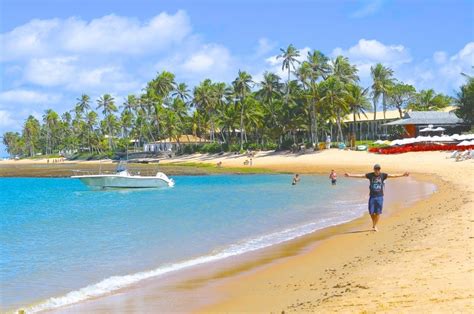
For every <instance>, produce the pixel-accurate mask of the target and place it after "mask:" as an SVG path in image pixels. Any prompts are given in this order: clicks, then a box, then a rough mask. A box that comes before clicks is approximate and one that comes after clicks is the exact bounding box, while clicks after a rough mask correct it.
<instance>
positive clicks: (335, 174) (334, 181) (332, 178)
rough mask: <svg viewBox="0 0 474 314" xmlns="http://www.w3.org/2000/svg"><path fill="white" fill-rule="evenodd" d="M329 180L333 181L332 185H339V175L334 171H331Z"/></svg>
mask: <svg viewBox="0 0 474 314" xmlns="http://www.w3.org/2000/svg"><path fill="white" fill-rule="evenodd" d="M329 179H331V184H332V185H336V183H337V173H336V171H334V169H332V170H331V173H330V174H329Z"/></svg>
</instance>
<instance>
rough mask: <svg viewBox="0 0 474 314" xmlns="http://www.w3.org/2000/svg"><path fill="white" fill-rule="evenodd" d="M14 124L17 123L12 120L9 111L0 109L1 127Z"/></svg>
mask: <svg viewBox="0 0 474 314" xmlns="http://www.w3.org/2000/svg"><path fill="white" fill-rule="evenodd" d="M16 124H18V123H17V122H16V121H15V120H13V118H12V116H11V114H10V112H8V111H6V110H0V126H1V127H2V128H7V127H11V126H15V125H16Z"/></svg>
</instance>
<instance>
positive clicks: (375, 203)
mask: <svg viewBox="0 0 474 314" xmlns="http://www.w3.org/2000/svg"><path fill="white" fill-rule="evenodd" d="M373 170H374V171H372V172H369V173H366V174H351V173H345V174H344V176H345V177H347V178H366V179H368V180H369V202H368V209H369V214H370V218H371V219H372V230H373V231H378V229H377V223H378V222H379V218H380V214H382V208H383V196H384V187H385V180H387V179H388V178H401V177H408V176H409V175H410V174H409V173H408V172H405V173H403V174H387V173H384V172H382V171H381V167H380V165H379V164H375V165H374V169H373ZM329 179H330V180H331V184H332V185H333V186H334V185H336V183H337V173H336V171H334V169H333V170H331V173H330V174H329ZM300 180H301V178H300V175H299V174H295V176H294V177H293V181H292V185H296V184H297V183H298V182H300Z"/></svg>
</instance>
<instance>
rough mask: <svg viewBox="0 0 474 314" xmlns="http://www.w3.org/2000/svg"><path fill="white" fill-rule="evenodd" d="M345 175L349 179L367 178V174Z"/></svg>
mask: <svg viewBox="0 0 474 314" xmlns="http://www.w3.org/2000/svg"><path fill="white" fill-rule="evenodd" d="M344 175H345V176H346V177H348V178H365V174H351V173H344Z"/></svg>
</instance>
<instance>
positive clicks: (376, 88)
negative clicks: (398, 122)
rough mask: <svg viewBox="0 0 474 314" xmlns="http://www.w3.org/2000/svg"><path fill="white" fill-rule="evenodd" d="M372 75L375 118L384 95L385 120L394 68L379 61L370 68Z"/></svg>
mask: <svg viewBox="0 0 474 314" xmlns="http://www.w3.org/2000/svg"><path fill="white" fill-rule="evenodd" d="M370 73H371V76H372V81H373V83H372V101H373V103H374V120H376V117H377V102H378V100H379V98H380V96H382V106H383V119H384V122H385V112H386V111H387V106H386V101H387V98H388V97H387V95H388V93H389V90H390V87H391V86H392V85H393V70H392V69H391V68H389V67H385V66H383V65H382V64H381V63H377V64H376V65H375V67H374V66H372V67H371V68H370Z"/></svg>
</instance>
